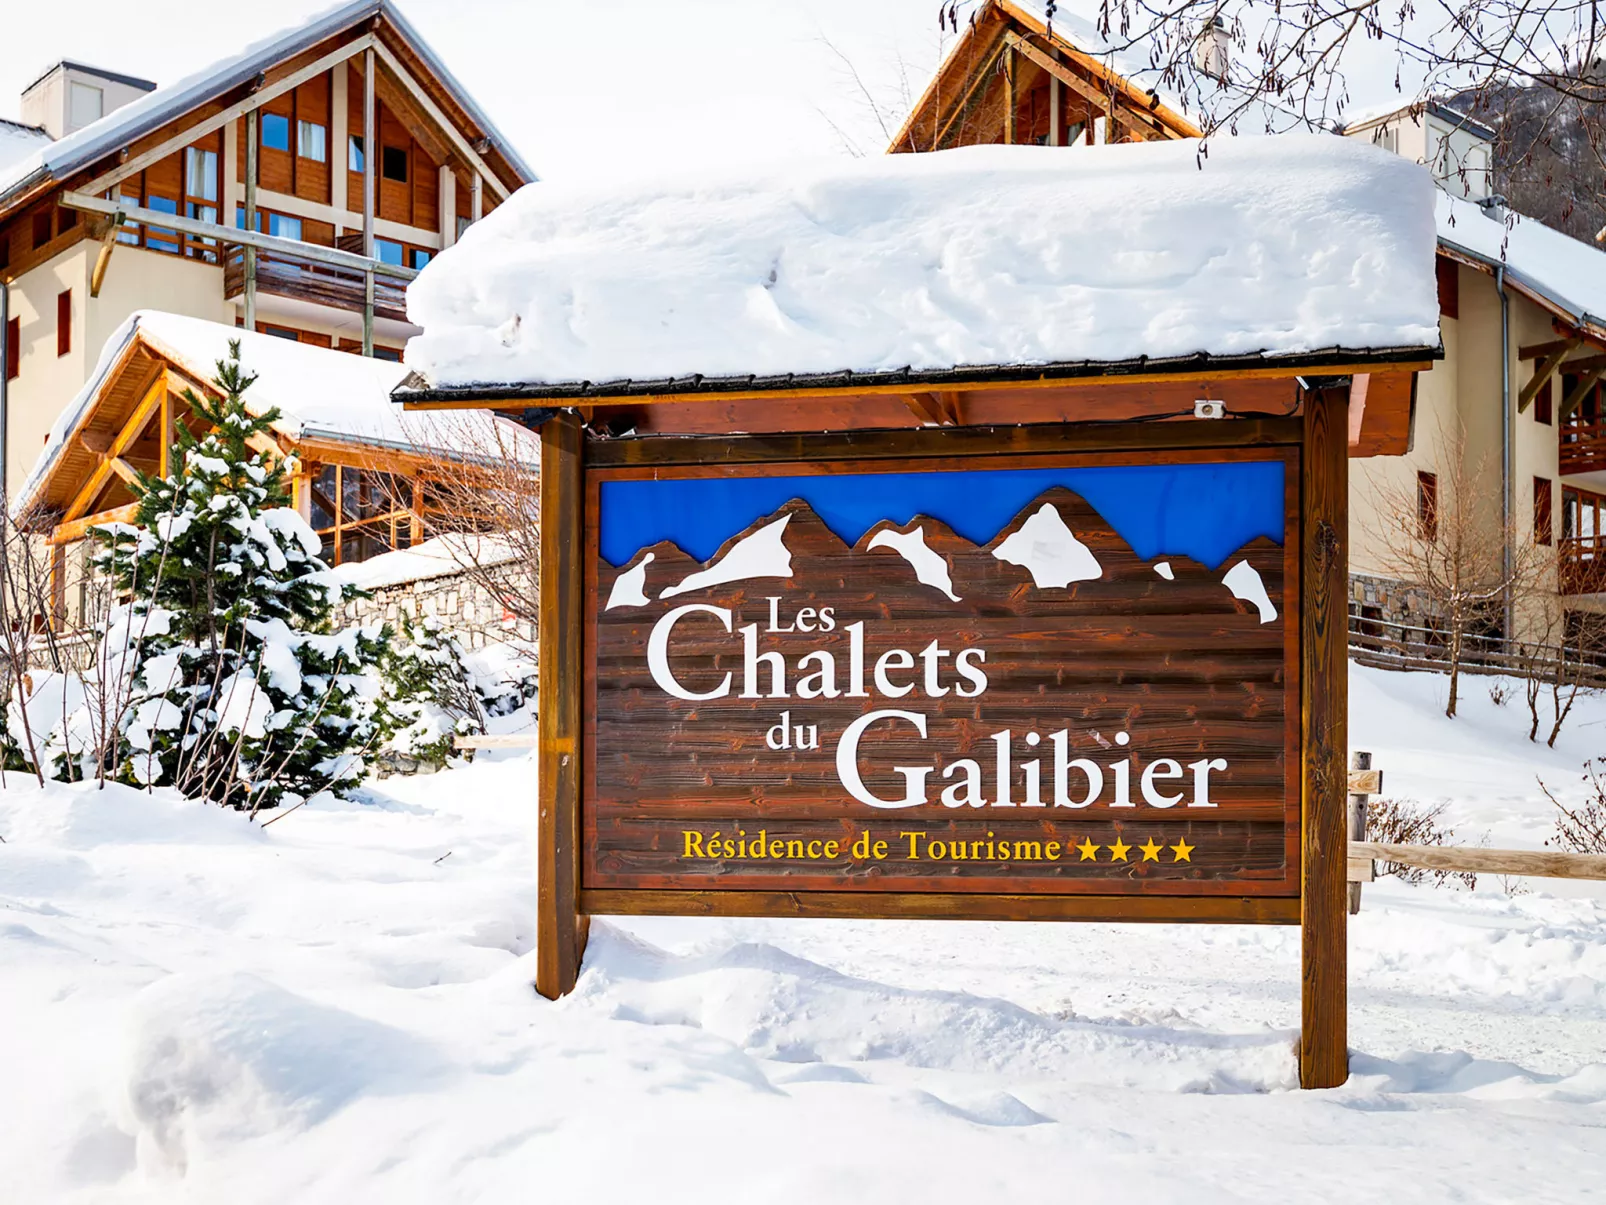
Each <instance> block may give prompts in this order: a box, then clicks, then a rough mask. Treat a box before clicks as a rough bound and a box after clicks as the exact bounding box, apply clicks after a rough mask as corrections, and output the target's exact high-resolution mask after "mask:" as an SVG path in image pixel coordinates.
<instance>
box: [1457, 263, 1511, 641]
mask: <svg viewBox="0 0 1606 1205" xmlns="http://www.w3.org/2000/svg"><path fill="white" fill-rule="evenodd" d="M1494 287H1495V288H1496V289H1498V290H1499V291H1500V532H1501V538H1500V571H1501V576H1502V577H1504V578H1505V583H1506V585H1505V590H1504V594H1505V598H1504V599H1503V600H1502V604H1501V609H1502V610H1503V612H1504V615H1503V620H1504V627H1505V638H1506V640H1507V641H1510V640H1511V637H1512V624H1513V623H1514V621H1515V618H1516V614H1515V605H1514V604H1515V600H1514V599H1513V597H1512V593H1511V567H1512V548H1511V541H1512V532H1511V511H1512V506H1511V477H1512V447H1511V296H1510V294H1508V293H1507V292H1506V269H1505V265H1504V264H1502V265H1500V266H1499V267H1498V268H1496V269H1495V274H1494ZM1463 471H1464V470H1463Z"/></svg>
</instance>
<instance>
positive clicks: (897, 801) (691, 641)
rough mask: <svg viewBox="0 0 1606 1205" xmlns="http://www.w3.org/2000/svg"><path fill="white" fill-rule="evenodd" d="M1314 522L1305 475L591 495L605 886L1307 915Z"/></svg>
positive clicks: (602, 472)
mask: <svg viewBox="0 0 1606 1205" xmlns="http://www.w3.org/2000/svg"><path fill="white" fill-rule="evenodd" d="M1298 498H1299V453H1298V450H1297V448H1293V447H1283V448H1263V449H1214V450H1202V451H1191V452H1190V451H1168V452H1162V453H1153V452H1151V453H1133V452H1127V453H1110V454H1086V453H1084V454H1079V455H1023V456H989V457H985V458H963V457H948V458H942V459H918V458H909V459H898V460H874V461H866V460H862V459H852V460H847V459H844V460H839V461H834V462H833V461H808V462H779V463H777V462H771V463H763V464H755V465H750V466H746V467H742V468H731V467H725V466H721V467H710V466H706V465H696V466H678V467H671V468H652V469H646V468H631V467H618V468H609V467H598V468H595V469H592V470H590V471H588V472H587V473H586V475H585V500H584V506H585V512H584V525H583V526H584V531H585V533H586V544H585V549H584V553H583V564H584V572H585V583H584V600H585V601H584V616H585V637H584V647H583V652H582V666H583V673H584V689H583V701H582V714H583V716H584V721H583V723H584V727H583V766H582V772H581V782H582V787H581V808H580V830H581V831H580V833H579V839H580V851H579V877H580V888H581V889H582V890H584V891H586V892H587V893H588V894H591V896H592V899H591V903H592V906H593V907H594V908H595V910H598V911H689V912H690V911H738V912H739V911H782V912H790V911H797V910H798V909H799V908H800V907H801V908H802V909H804V910H808V909H809V908H810V906H811V901H812V903H813V907H814V909H815V910H818V911H821V912H827V913H832V914H854V915H882V916H885V915H958V916H966V915H974V916H986V915H998V914H1000V913H999V912H998V910H997V909H996V907H993V906H990V905H989V899H998V898H1005V897H1007V898H1008V899H1009V900H1010V901H1011V902H1010V914H1011V915H1022V916H1030V915H1038V916H1067V915H1091V914H1098V915H1110V916H1124V915H1141V916H1144V917H1146V918H1150V919H1167V918H1169V919H1201V918H1219V919H1268V918H1271V917H1272V916H1273V914H1274V913H1275V914H1276V915H1277V917H1278V918H1280V919H1291V918H1292V917H1291V916H1284V915H1282V912H1279V911H1278V909H1279V906H1280V905H1287V906H1288V907H1284V908H1283V909H1282V911H1283V912H1286V911H1288V908H1289V907H1291V908H1292V909H1294V910H1295V912H1296V914H1297V897H1298V895H1299V891H1300V769H1301V767H1300V756H1299V741H1300V727H1299V715H1300V683H1299V628H1298V616H1299V580H1298V579H1299V569H1298V549H1299V539H1298V524H1299V508H1298ZM1123 900H1124V901H1128V902H1127V903H1123V902H1122V901H1123ZM799 901H802V903H801V904H800V903H799Z"/></svg>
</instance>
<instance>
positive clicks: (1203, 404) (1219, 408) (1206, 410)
mask: <svg viewBox="0 0 1606 1205" xmlns="http://www.w3.org/2000/svg"><path fill="white" fill-rule="evenodd" d="M1193 417H1194V418H1226V417H1227V403H1226V402H1216V401H1210V400H1208V399H1206V398H1200V399H1199V400H1198V401H1196V402H1195V403H1194V404H1193Z"/></svg>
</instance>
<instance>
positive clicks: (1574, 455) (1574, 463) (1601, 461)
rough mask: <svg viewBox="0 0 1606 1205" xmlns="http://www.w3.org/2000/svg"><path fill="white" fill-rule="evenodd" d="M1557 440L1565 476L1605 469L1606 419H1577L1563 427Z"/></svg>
mask: <svg viewBox="0 0 1606 1205" xmlns="http://www.w3.org/2000/svg"><path fill="white" fill-rule="evenodd" d="M1556 438H1557V442H1558V448H1557V460H1558V462H1559V467H1560V469H1561V474H1562V476H1564V477H1565V476H1567V475H1569V474H1571V473H1596V472H1599V471H1601V470H1602V469H1606V419H1601V418H1587V419H1584V418H1579V417H1577V416H1576V415H1574V416H1573V417H1572V418H1570V419H1568V420H1567V421H1566V422H1564V423H1562V425H1561V430H1560V431H1558V432H1557V433H1556Z"/></svg>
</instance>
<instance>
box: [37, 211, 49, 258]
mask: <svg viewBox="0 0 1606 1205" xmlns="http://www.w3.org/2000/svg"><path fill="white" fill-rule="evenodd" d="M49 241H50V210H48V209H41V210H40V211H39V212H38V213H36V214H34V215H33V249H34V250H35V251H37V250H39V248H41V247H43V246H44V245H45V244H46V243H48V242H49Z"/></svg>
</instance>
